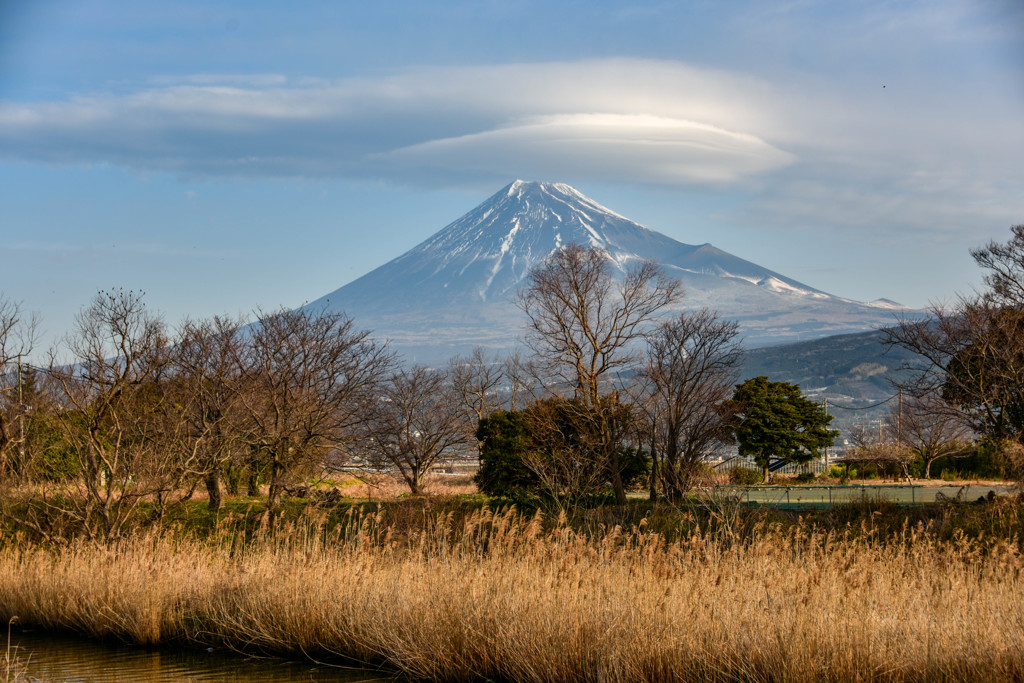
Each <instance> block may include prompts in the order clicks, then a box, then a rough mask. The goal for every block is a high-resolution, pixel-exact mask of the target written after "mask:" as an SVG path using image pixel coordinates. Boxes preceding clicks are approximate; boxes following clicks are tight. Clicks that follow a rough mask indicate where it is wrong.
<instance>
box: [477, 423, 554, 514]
mask: <svg viewBox="0 0 1024 683" xmlns="http://www.w3.org/2000/svg"><path fill="white" fill-rule="evenodd" d="M476 438H477V440H479V441H480V469H479V470H478V471H477V473H476V476H475V477H473V479H474V481H476V485H477V486H478V487H479V488H480V491H481V492H482V493H486V494H487V495H489V496H500V497H505V498H508V497H514V496H516V495H518V494H521V493H523V492H527V491H530V492H532V491H535V490H536V489H537V487H538V486H539V485H540V482H538V481H537V475H535V474H534V473H533V472H532V471H531V470H530V468H528V467H527V466H526V465H525V464H524V463H523V455H524V454H525V453H527V451H528V449H529V448H530V434H529V429H528V427H527V422H526V417H525V415H524V414H523V413H522V412H513V411H507V410H498V411H495V412H493V413H491V414H490V415H489V416H488V417H485V418H484V419H482V420H480V426H479V427H478V428H477V430H476Z"/></svg>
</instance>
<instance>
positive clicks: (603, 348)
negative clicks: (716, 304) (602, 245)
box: [516, 244, 681, 405]
mask: <svg viewBox="0 0 1024 683" xmlns="http://www.w3.org/2000/svg"><path fill="white" fill-rule="evenodd" d="M680 295H681V291H680V286H679V282H678V281H677V280H672V279H669V278H667V277H665V275H664V273H662V271H661V269H660V267H659V266H658V264H656V263H654V262H653V261H643V262H641V263H639V264H637V265H636V266H635V267H633V268H631V269H630V271H629V272H628V273H627V274H626V276H625V277H624V279H623V280H622V281H616V280H615V278H613V277H612V274H611V266H610V264H609V257H608V254H607V253H606V252H604V251H602V250H600V249H594V248H587V247H582V246H580V245H576V244H571V245H569V246H567V247H565V248H564V249H562V250H560V251H557V252H555V253H554V254H552V255H551V256H550V257H549V258H548V259H547V260H546V261H545V262H544V263H543V264H541V265H540V266H538V267H537V268H535V269H533V270H532V271H531V272H530V274H529V276H528V278H527V281H526V286H525V287H524V288H523V289H522V290H521V291H520V292H519V295H518V298H517V300H516V303H517V305H518V306H519V308H520V309H521V310H522V311H523V312H524V313H526V315H527V318H528V322H527V325H528V334H527V336H526V343H527V345H528V346H529V348H530V349H532V350H533V352H534V353H535V354H536V356H537V358H538V359H539V360H540V361H541V363H542V364H543V365H544V366H545V369H546V370H547V372H548V373H549V375H550V376H551V377H553V378H557V379H558V380H561V381H562V382H564V383H565V384H566V385H567V386H569V387H571V388H572V390H573V391H574V392H575V395H576V397H577V398H578V399H579V400H581V401H583V402H584V403H586V404H587V405H596V404H597V403H598V398H599V396H600V393H601V389H602V381H603V380H604V379H605V378H606V375H608V374H609V373H611V372H612V371H614V370H616V369H619V368H622V367H624V366H626V365H628V364H629V363H630V362H631V361H632V360H633V359H634V358H635V353H632V352H631V349H630V348H629V347H630V344H631V343H632V342H634V341H635V340H637V339H638V338H640V337H641V336H642V334H643V332H644V328H643V326H644V324H645V323H647V322H649V321H650V319H651V318H652V316H654V314H656V313H657V312H658V311H660V310H661V309H662V308H664V307H665V306H667V305H669V304H671V303H672V302H674V301H676V300H677V298H678V297H679V296H680Z"/></svg>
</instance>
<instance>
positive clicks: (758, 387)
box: [733, 377, 839, 480]
mask: <svg viewBox="0 0 1024 683" xmlns="http://www.w3.org/2000/svg"><path fill="white" fill-rule="evenodd" d="M733 404H734V406H733V407H734V408H735V409H736V411H737V413H736V415H737V417H736V421H735V424H734V427H733V433H734V435H735V437H736V441H737V442H738V443H739V453H740V455H751V456H753V457H754V462H756V463H757V464H758V466H759V467H761V469H762V470H763V471H764V476H765V479H766V480H767V478H768V467H769V465H770V464H771V460H772V458H781V459H782V460H785V461H787V462H792V463H806V462H810V461H811V460H812V459H813V458H815V457H818V456H819V455H820V453H821V450H822V449H824V448H827V447H828V446H831V445H832V442H833V440H834V439H835V438H836V437H837V436H839V432H837V431H835V430H833V429H829V428H828V425H829V423H830V422H831V421H832V416H831V415H828V414H827V413H826V412H825V411H824V410H823V409H822V407H821V406H820V405H818V404H817V403H815V402H814V401H810V400H808V399H806V398H804V396H803V394H802V393H801V392H800V387H799V386H797V385H795V384H789V383H788V382H772V381H770V380H769V379H768V378H767V377H754V378H752V379H748V380H747V381H745V382H743V384H739V385H737V387H736V391H735V393H734V394H733Z"/></svg>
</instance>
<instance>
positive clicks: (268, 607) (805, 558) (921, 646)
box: [0, 511, 1024, 681]
mask: <svg viewBox="0 0 1024 683" xmlns="http://www.w3.org/2000/svg"><path fill="white" fill-rule="evenodd" d="M381 519H382V518H381V517H374V516H373V515H366V516H358V515H353V516H350V517H349V518H348V520H347V522H346V523H345V524H344V525H342V526H341V527H339V528H337V529H335V530H333V531H327V530H325V529H324V528H322V527H320V526H318V525H315V524H311V525H309V526H303V527H301V528H299V527H292V528H291V529H288V530H285V531H283V532H282V531H281V530H278V531H277V532H275V533H273V534H271V533H267V534H263V535H260V536H259V537H258V538H256V539H255V540H250V541H247V542H243V541H242V539H241V536H239V535H236V534H234V533H233V532H231V531H230V530H225V532H224V534H223V535H222V536H221V537H219V538H217V539H214V540H212V541H203V542H201V541H186V540H181V539H180V538H178V539H176V538H172V537H169V536H155V535H154V536H148V537H144V538H136V539H132V540H127V541H124V542H121V543H118V544H116V545H112V546H97V545H91V544H86V543H79V544H74V545H71V546H69V547H66V548H64V549H62V550H60V551H55V550H51V549H46V548H42V547H24V546H22V547H16V546H13V545H12V546H10V547H7V548H5V549H3V550H2V551H0V617H2V618H7V617H9V616H11V615H15V614H16V615H18V616H19V617H20V619H21V620H22V621H23V622H24V623H26V624H35V625H38V626H41V627H45V628H52V629H74V630H75V631H79V632H82V633H87V634H91V635H94V636H114V637H118V638H122V639H125V640H128V641H133V642H139V643H156V642H167V641H187V642H194V643H206V644H222V645H229V646H232V647H237V648H246V649H259V650H264V651H274V652H283V653H303V654H306V655H309V656H313V657H318V658H322V657H329V656H341V657H347V658H351V659H354V660H358V661H360V662H365V663H368V664H371V665H382V666H386V667H389V668H393V669H395V670H398V671H400V672H402V673H405V674H407V675H409V676H411V677H414V678H419V679H429V680H451V681H461V680H477V679H483V678H490V679H498V680H515V681H542V680H559V681H673V680H678V681H685V680H700V681H736V680H747V681H778V680H792V681H810V680H815V681H817V680H835V681H847V680H848V681H854V680H868V679H870V680H890V681H926V680H942V679H945V680H965V681H966V680H971V681H975V680H1014V679H1016V680H1021V679H1022V678H1024V604H1022V600H1021V596H1022V595H1024V585H1022V584H1024V579H1022V576H1021V569H1022V564H1024V562H1022V559H1021V557H1020V556H1019V555H1018V553H1017V552H1016V551H1015V550H1014V548H1013V547H1012V546H1011V545H1000V544H994V545H992V546H990V547H989V548H987V549H986V550H985V551H984V552H983V551H981V550H978V549H976V548H975V547H974V546H971V545H969V544H967V543H959V544H958V543H954V544H937V543H935V542H934V541H932V540H929V539H928V538H927V537H925V536H923V535H917V534H915V532H914V531H913V530H908V531H907V532H906V534H905V535H904V537H903V538H902V539H900V542H898V543H882V542H864V541H853V540H848V539H843V538H840V537H834V536H816V535H813V534H801V533H799V532H793V533H788V534H787V533H783V532H779V531H772V530H770V529H765V530H763V533H760V534H756V535H755V536H754V537H753V540H749V541H745V542H741V543H736V542H729V541H727V540H723V539H722V538H717V537H711V536H708V535H706V534H700V533H698V534H695V535H694V536H693V537H691V538H689V539H688V540H686V541H685V542H681V543H674V544H666V543H665V542H664V541H663V540H662V539H661V537H660V536H657V535H654V534H644V533H642V532H638V533H633V534H629V535H625V536H624V535H622V534H621V533H620V532H619V531H618V529H614V528H613V529H611V530H608V531H607V532H606V533H604V534H603V535H600V536H599V537H596V538H594V537H590V538H588V537H584V536H582V535H579V534H577V533H575V532H573V531H572V530H571V529H569V528H568V527H567V526H566V525H564V524H561V525H555V527H554V529H553V530H549V531H546V532H545V531H542V525H541V523H540V520H539V518H532V519H529V518H522V517H520V516H519V515H517V514H516V513H514V512H506V513H498V514H495V513H491V512H488V511H483V512H480V513H478V514H475V515H472V516H470V517H468V518H467V519H466V520H465V521H464V522H463V523H462V524H461V525H460V526H459V528H457V529H454V528H452V524H451V521H450V518H445V517H441V518H437V519H434V520H433V521H432V522H431V523H430V524H428V525H426V526H425V527H424V528H422V529H420V530H419V531H418V532H416V533H412V534H403V535H399V534H398V533H397V530H396V529H394V528H389V527H387V526H385V525H383V524H382V523H381Z"/></svg>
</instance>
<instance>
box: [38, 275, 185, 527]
mask: <svg viewBox="0 0 1024 683" xmlns="http://www.w3.org/2000/svg"><path fill="white" fill-rule="evenodd" d="M65 347H66V349H67V350H68V351H69V352H70V355H71V358H70V360H69V361H65V362H57V361H56V358H55V357H54V359H52V360H51V364H50V369H49V376H50V378H51V381H52V383H53V385H54V388H55V391H56V398H57V401H58V403H59V404H60V406H61V409H59V410H58V411H57V416H58V420H59V422H60V424H61V426H62V428H63V432H64V444H65V446H66V447H67V448H68V449H69V450H70V451H71V453H72V456H73V458H74V460H75V463H76V466H77V470H78V477H77V478H76V479H74V480H73V481H71V482H70V483H71V484H72V485H80V486H81V488H80V489H78V490H71V491H67V490H65V491H59V492H56V495H49V496H47V495H46V493H45V492H44V494H43V497H42V498H41V499H39V500H37V501H35V502H36V503H38V504H39V505H40V508H39V509H41V510H44V511H46V512H49V513H57V514H59V515H63V516H65V517H67V518H70V519H73V520H77V521H78V522H79V523H80V524H81V528H82V531H83V532H84V533H85V534H87V535H89V536H100V537H113V536H117V535H119V534H120V533H121V532H122V531H123V529H124V526H125V524H126V523H127V522H128V521H129V520H130V518H131V517H132V515H133V514H134V513H135V512H136V510H137V508H138V506H139V504H140V502H141V501H142V500H143V499H144V498H146V497H151V496H155V495H159V494H161V493H166V492H168V491H169V490H171V489H173V488H174V484H175V481H174V477H175V476H176V475H180V473H181V471H182V468H181V467H179V466H177V463H171V462H169V460H172V459H174V458H176V457H178V454H177V453H175V452H174V449H173V448H168V445H169V441H172V440H173V436H172V435H171V434H169V430H171V431H173V430H174V429H175V428H176V427H177V425H178V424H179V422H178V421H177V420H176V419H175V417H174V412H175V410H176V408H175V406H174V402H173V401H169V400H168V396H167V394H166V393H165V392H164V391H163V390H162V387H161V386H160V382H161V380H162V379H163V378H164V375H165V373H166V372H167V370H168V356H169V347H170V345H169V340H168V338H167V335H166V330H165V327H164V324H163V322H162V320H160V318H159V317H157V316H156V315H154V314H152V313H150V312H149V310H148V309H147V308H146V306H145V304H144V302H143V299H142V294H141V293H139V292H131V291H128V292H126V291H122V290H116V291H111V292H100V293H99V294H97V295H96V296H95V297H94V298H93V300H92V303H91V304H90V305H89V306H87V307H86V308H85V309H83V310H82V312H81V313H79V315H78V316H77V318H76V330H75V332H74V333H72V334H71V335H70V336H69V337H68V338H67V339H66V341H65ZM49 493H51V494H52V493H53V492H49Z"/></svg>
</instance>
